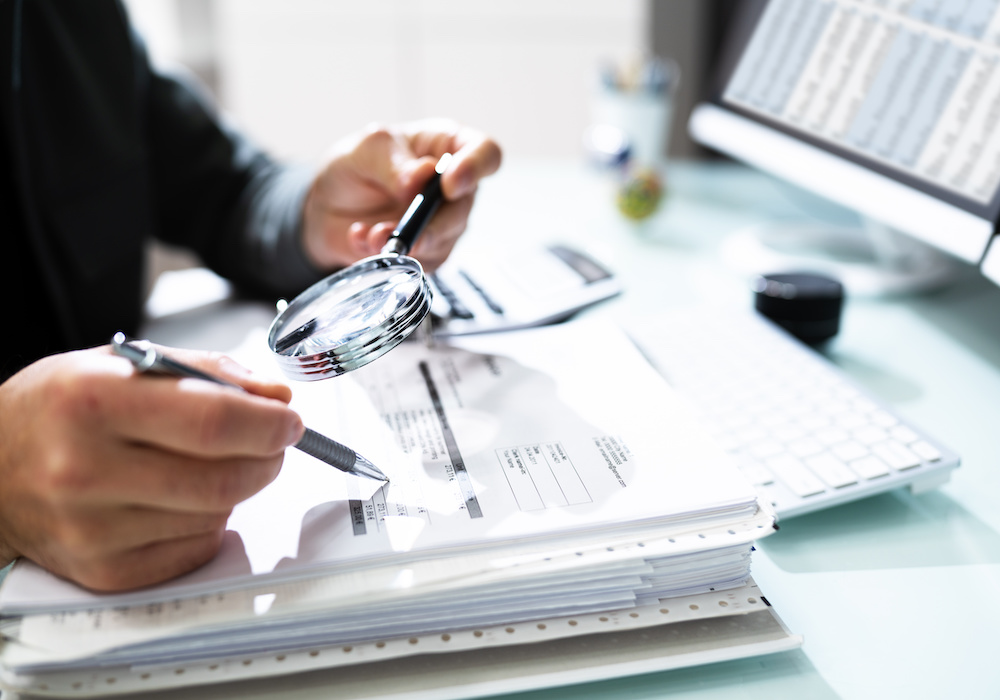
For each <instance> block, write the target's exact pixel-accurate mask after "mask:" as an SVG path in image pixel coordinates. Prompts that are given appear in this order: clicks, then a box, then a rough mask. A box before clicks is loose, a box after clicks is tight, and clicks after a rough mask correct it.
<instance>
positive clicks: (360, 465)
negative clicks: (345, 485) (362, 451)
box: [351, 455, 389, 483]
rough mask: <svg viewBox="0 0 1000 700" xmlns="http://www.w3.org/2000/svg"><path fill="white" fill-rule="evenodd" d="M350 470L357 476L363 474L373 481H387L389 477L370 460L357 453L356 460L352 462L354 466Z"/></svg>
mask: <svg viewBox="0 0 1000 700" xmlns="http://www.w3.org/2000/svg"><path fill="white" fill-rule="evenodd" d="M351 472H352V473H354V474H357V475H358V476H364V477H367V478H369V479H373V480H375V481H384V482H386V483H389V477H387V476H386V475H385V474H383V473H382V470H381V469H379V468H378V467H376V466H375V465H374V464H372V463H371V461H370V460H368V459H366V458H365V457H362V456H361V455H357V457H356V461H355V462H354V468H353V469H351Z"/></svg>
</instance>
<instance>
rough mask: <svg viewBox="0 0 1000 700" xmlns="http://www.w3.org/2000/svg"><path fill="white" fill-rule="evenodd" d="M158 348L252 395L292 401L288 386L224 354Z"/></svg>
mask: <svg viewBox="0 0 1000 700" xmlns="http://www.w3.org/2000/svg"><path fill="white" fill-rule="evenodd" d="M156 347H157V348H159V349H160V351H162V352H163V353H164V354H165V355H166V356H168V357H170V358H172V359H175V360H177V361H179V362H183V363H184V364H186V365H190V366H192V367H195V368H197V369H200V370H202V371H203V372H206V373H208V374H209V375H211V376H215V377H218V378H220V379H223V380H225V381H228V382H232V383H233V384H238V385H239V386H241V387H243V388H244V389H246V390H247V391H249V392H250V393H252V394H257V395H258V396H265V397H267V398H271V399H277V400H279V401H282V402H284V403H288V402H289V401H291V400H292V390H291V389H290V388H289V387H288V385H286V384H282V383H281V382H277V381H274V380H273V379H269V378H268V377H265V376H262V375H259V374H256V373H255V372H252V371H250V369H249V368H247V367H244V366H243V365H241V364H240V363H238V362H236V361H235V360H233V359H232V358H231V357H229V356H227V355H223V354H222V353H215V352H203V351H197V350H184V349H181V348H167V347H163V346H160V345H157V346H156Z"/></svg>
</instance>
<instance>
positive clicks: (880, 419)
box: [870, 409, 899, 428]
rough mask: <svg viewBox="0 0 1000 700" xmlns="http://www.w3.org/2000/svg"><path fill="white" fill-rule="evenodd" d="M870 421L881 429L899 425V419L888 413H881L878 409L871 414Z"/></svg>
mask: <svg viewBox="0 0 1000 700" xmlns="http://www.w3.org/2000/svg"><path fill="white" fill-rule="evenodd" d="M870 419H871V421H872V423H874V424H875V425H880V426H882V427H883V428H891V427H892V426H894V425H896V424H898V423H899V419H898V418H896V416H894V415H892V414H891V413H889V412H888V411H883V410H881V409H879V410H878V411H875V412H874V413H872V414H871V416H870Z"/></svg>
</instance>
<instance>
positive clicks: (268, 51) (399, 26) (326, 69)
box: [126, 0, 732, 158]
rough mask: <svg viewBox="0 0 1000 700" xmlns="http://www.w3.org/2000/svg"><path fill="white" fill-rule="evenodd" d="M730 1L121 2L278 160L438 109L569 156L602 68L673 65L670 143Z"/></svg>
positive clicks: (686, 152) (679, 135)
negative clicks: (676, 80) (677, 79)
mask: <svg viewBox="0 0 1000 700" xmlns="http://www.w3.org/2000/svg"><path fill="white" fill-rule="evenodd" d="M731 3H732V0H721V1H720V0H474V1H472V2H470V1H469V0H365V2H357V1H356V0H128V2H127V3H126V4H127V6H128V8H129V11H130V13H131V16H132V19H133V22H134V23H135V24H136V26H137V27H138V28H139V29H140V31H141V32H142V33H143V35H144V36H145V37H146V39H147V41H148V43H149V46H150V50H151V53H152V54H153V56H154V59H155V60H157V61H158V62H161V63H181V64H183V65H185V66H187V67H188V68H190V69H191V70H192V71H194V72H195V73H196V74H197V75H198V76H199V77H200V78H201V79H202V81H203V82H204V83H205V84H206V85H207V86H208V87H209V88H210V89H211V91H212V92H213V93H214V94H215V96H216V99H217V101H218V103H219V104H220V106H221V107H222V108H223V109H224V110H225V111H226V112H227V113H228V114H230V115H231V116H232V117H233V118H235V119H236V120H237V122H238V123H239V124H240V125H241V126H242V128H244V129H245V130H247V131H248V132H249V133H250V134H251V135H252V136H254V137H255V138H256V139H257V141H258V142H259V143H261V144H262V145H264V146H265V147H267V148H268V149H269V150H271V151H272V152H273V153H275V154H276V155H278V156H281V157H292V158H311V157H315V156H316V155H317V152H318V151H321V150H322V149H323V148H324V147H325V146H327V145H328V144H329V143H331V142H332V140H334V139H336V138H338V137H340V136H343V135H345V134H347V133H350V132H352V131H355V130H357V129H359V128H362V127H364V126H365V125H366V124H368V123H370V122H373V121H381V122H395V121H399V120H404V119H413V118H418V117H426V116H449V117H453V118H455V119H458V120H459V121H462V122H464V123H467V124H470V125H475V126H476V127H478V128H481V129H483V130H485V131H487V132H489V133H491V134H493V135H494V136H495V137H496V138H497V139H499V141H500V142H501V143H502V144H503V146H504V148H505V150H506V152H507V153H509V154H511V155H530V156H540V157H545V156H559V157H563V156H572V155H578V154H579V153H580V151H581V135H582V133H583V131H584V129H585V128H586V126H587V124H588V122H589V119H590V114H591V102H592V99H593V95H594V92H595V90H596V89H597V86H598V76H599V71H600V68H601V66H602V64H604V63H606V62H609V61H610V62H615V63H618V64H623V63H625V62H628V61H632V60H635V59H636V58H637V57H641V56H647V55H657V56H663V57H670V58H673V59H674V60H676V61H677V62H678V63H679V64H680V67H681V70H682V73H683V76H684V77H683V81H682V83H681V89H680V92H679V94H678V95H677V106H678V109H677V118H676V119H674V120H673V126H672V132H673V133H672V134H671V138H670V152H671V155H674V156H679V157H690V156H695V155H697V150H696V148H695V147H694V146H693V145H692V144H691V143H690V141H689V140H688V139H687V138H686V136H685V134H684V131H683V125H684V121H685V119H684V115H685V113H686V111H687V110H689V109H690V106H691V103H692V102H693V100H694V99H695V98H696V95H697V93H698V90H700V89H701V88H702V86H703V85H704V82H705V76H706V74H707V72H708V71H709V70H710V66H711V59H712V56H713V55H714V50H715V47H716V45H717V44H718V35H719V32H720V31H721V28H722V26H723V24H724V20H725V17H726V16H727V14H728V6H729V5H730V4H731Z"/></svg>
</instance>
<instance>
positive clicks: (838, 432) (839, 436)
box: [816, 427, 851, 447]
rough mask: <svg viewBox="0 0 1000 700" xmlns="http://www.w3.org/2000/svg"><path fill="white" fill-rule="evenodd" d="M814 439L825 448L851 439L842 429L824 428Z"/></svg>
mask: <svg viewBox="0 0 1000 700" xmlns="http://www.w3.org/2000/svg"><path fill="white" fill-rule="evenodd" d="M816 439H817V440H819V441H820V442H822V443H823V444H824V445H826V446H828V447H829V446H830V445H839V444H840V443H842V442H847V441H848V440H850V439H851V434H850V433H848V432H847V431H846V430H844V429H843V428H835V427H831V428H824V429H823V430H820V431H819V432H817V433H816Z"/></svg>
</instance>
